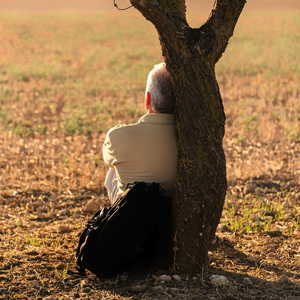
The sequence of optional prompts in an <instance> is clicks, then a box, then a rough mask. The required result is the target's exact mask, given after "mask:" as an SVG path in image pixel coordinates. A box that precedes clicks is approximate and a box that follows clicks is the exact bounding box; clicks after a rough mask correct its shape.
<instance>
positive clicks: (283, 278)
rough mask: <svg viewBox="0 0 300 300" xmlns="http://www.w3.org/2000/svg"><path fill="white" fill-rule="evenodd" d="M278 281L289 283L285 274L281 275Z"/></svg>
mask: <svg viewBox="0 0 300 300" xmlns="http://www.w3.org/2000/svg"><path fill="white" fill-rule="evenodd" d="M279 283H280V284H286V283H289V278H288V277H287V276H285V275H283V276H282V277H281V278H280V279H279Z"/></svg>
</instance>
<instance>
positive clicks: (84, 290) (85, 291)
mask: <svg viewBox="0 0 300 300" xmlns="http://www.w3.org/2000/svg"><path fill="white" fill-rule="evenodd" d="M90 291H91V288H90V287H88V286H87V287H85V288H84V289H82V292H83V293H89V292H90Z"/></svg>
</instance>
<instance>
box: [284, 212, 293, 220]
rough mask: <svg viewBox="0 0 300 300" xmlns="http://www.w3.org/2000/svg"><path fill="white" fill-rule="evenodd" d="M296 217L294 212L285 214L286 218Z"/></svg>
mask: <svg viewBox="0 0 300 300" xmlns="http://www.w3.org/2000/svg"><path fill="white" fill-rule="evenodd" d="M294 217H295V215H294V214H293V213H289V214H285V215H284V220H285V221H289V220H292V219H293V218H294Z"/></svg>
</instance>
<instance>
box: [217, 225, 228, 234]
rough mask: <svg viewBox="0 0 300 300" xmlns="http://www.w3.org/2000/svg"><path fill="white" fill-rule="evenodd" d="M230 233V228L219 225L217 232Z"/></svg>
mask: <svg viewBox="0 0 300 300" xmlns="http://www.w3.org/2000/svg"><path fill="white" fill-rule="evenodd" d="M225 231H228V228H227V226H226V225H225V224H219V225H218V227H217V232H225Z"/></svg>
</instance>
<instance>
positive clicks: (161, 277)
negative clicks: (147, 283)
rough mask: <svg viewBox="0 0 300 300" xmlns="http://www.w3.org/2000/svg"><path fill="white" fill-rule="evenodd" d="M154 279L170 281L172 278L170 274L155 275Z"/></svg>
mask: <svg viewBox="0 0 300 300" xmlns="http://www.w3.org/2000/svg"><path fill="white" fill-rule="evenodd" d="M155 280H156V281H164V282H165V281H171V280H172V278H171V276H170V275H160V276H158V277H156V279H155Z"/></svg>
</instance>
